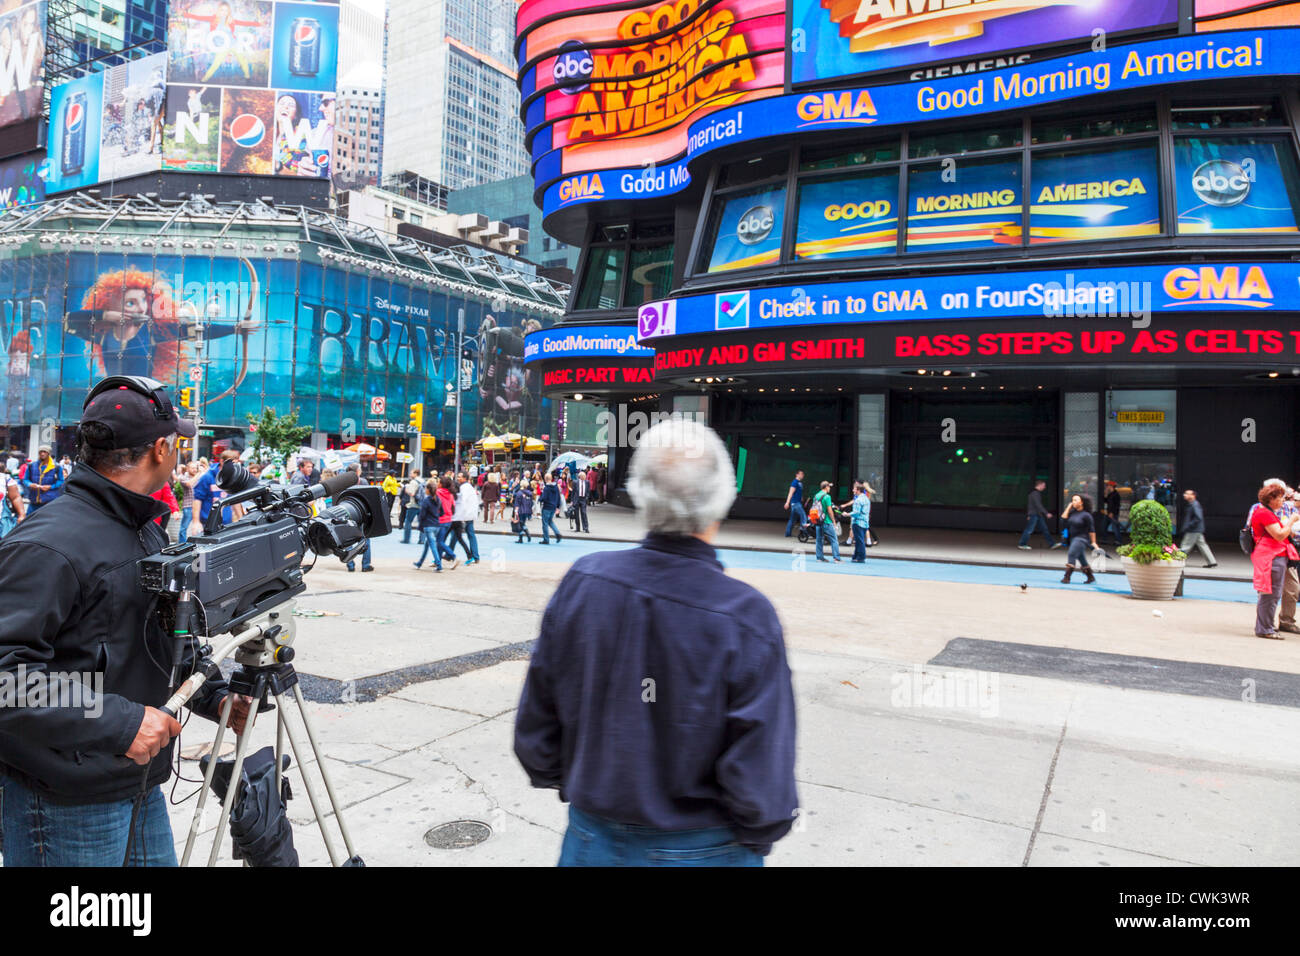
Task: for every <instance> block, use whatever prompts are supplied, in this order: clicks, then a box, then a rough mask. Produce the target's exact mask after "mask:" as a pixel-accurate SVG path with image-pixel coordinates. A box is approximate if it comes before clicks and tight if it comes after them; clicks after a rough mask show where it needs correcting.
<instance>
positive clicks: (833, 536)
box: [817, 521, 840, 561]
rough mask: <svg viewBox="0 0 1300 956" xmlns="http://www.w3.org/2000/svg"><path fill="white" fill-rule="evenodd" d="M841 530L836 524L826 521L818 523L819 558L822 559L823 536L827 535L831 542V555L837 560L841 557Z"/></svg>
mask: <svg viewBox="0 0 1300 956" xmlns="http://www.w3.org/2000/svg"><path fill="white" fill-rule="evenodd" d="M838 531H839V529H838V528H836V527H835V526H834V525H829V524H827V523H826V522H825V521H822V522H820V523H819V524H818V525H817V560H818V561H820V560H822V557H823V555H822V537H823V536H824V537H826V538H828V539H829V540H830V543H831V555H832V556H833V557H834V558H835V560H836V561H838V560H839V559H840V536H839V534H838V533H837V532H838Z"/></svg>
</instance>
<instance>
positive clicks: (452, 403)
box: [443, 392, 456, 408]
mask: <svg viewBox="0 0 1300 956" xmlns="http://www.w3.org/2000/svg"><path fill="white" fill-rule="evenodd" d="M443 407H444V408H455V407H456V393H455V392H452V393H451V394H450V395H448V396H447V401H446V402H445V403H444V405H443Z"/></svg>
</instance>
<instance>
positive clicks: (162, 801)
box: [0, 776, 176, 867]
mask: <svg viewBox="0 0 1300 956" xmlns="http://www.w3.org/2000/svg"><path fill="white" fill-rule="evenodd" d="M134 802H135V801H134V799H130V800H119V801H117V802H114V803H83V804H79V805H76V806H63V805H60V804H55V803H51V802H50V801H48V800H46V799H45V798H44V797H42V796H41V795H40V794H38V793H36V792H35V791H34V790H30V789H28V788H27V787H26V786H24V785H23V784H21V783H19V782H18V781H17V780H15V779H13V778H12V777H7V776H0V852H3V853H4V863H5V866H7V867H9V866H75V867H88V866H121V865H122V858H123V857H125V856H126V840H127V831H128V830H129V829H130V824H131V807H132V805H133V804H134ZM131 865H132V866H176V846H175V842H174V841H173V839H172V825H171V821H170V820H169V819H168V818H167V799H166V797H164V796H163V791H162V787H154V788H153V790H152V791H150V793H149V795H148V796H147V797H146V798H145V801H144V805H143V806H142V807H141V808H140V816H139V818H138V819H137V820H136V830H135V843H134V844H133V845H132V847H131Z"/></svg>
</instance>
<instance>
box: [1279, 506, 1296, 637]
mask: <svg viewBox="0 0 1300 956" xmlns="http://www.w3.org/2000/svg"><path fill="white" fill-rule="evenodd" d="M1278 483H1279V484H1280V481H1279V482H1278ZM1298 498H1300V494H1298V493H1297V492H1296V489H1294V488H1292V487H1291V486H1290V485H1287V486H1286V495H1285V496H1284V497H1283V499H1282V508H1281V510H1280V512H1279V513H1280V514H1281V516H1282V517H1283V518H1289V517H1291V516H1292V515H1297V516H1300V504H1298V503H1297V499H1298ZM1291 545H1292V547H1294V548H1296V550H1297V551H1300V521H1298V522H1297V523H1296V524H1295V525H1293V526H1292V528H1291ZM1297 597H1300V578H1297V576H1296V567H1295V565H1293V564H1291V562H1289V561H1288V562H1287V567H1286V579H1285V580H1284V581H1283V582H1282V601H1281V604H1280V605H1279V607H1278V613H1277V629H1278V630H1279V631H1287V632H1288V633H1290V634H1300V626H1297V625H1296V619H1295V612H1296V598H1297Z"/></svg>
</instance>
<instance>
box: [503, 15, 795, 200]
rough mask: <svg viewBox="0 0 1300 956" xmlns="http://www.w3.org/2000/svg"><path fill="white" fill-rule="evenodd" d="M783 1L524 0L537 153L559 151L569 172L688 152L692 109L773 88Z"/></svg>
mask: <svg viewBox="0 0 1300 956" xmlns="http://www.w3.org/2000/svg"><path fill="white" fill-rule="evenodd" d="M566 6H567V8H568V9H567V10H566ZM785 6H786V4H785V0H676V2H667V3H649V4H645V5H644V6H639V7H629V6H628V5H627V4H626V3H608V4H603V5H601V4H593V5H589V6H584V7H582V8H581V9H578V10H573V5H572V4H565V3H563V2H562V0H525V2H524V3H523V4H522V6H521V7H520V10H519V17H518V23H519V35H520V38H521V46H520V56H519V60H520V64H521V68H522V76H523V78H522V81H521V82H522V86H523V91H524V96H525V100H526V106H525V109H526V112H527V117H528V126H529V127H530V137H531V139H532V151H533V155H534V157H536V156H538V155H540V154H542V153H545V152H549V151H552V150H558V151H560V154H561V156H562V171H563V172H564V173H565V174H568V173H571V172H579V171H585V170H594V169H608V168H613V167H618V166H644V165H645V164H646V163H652V162H659V161H661V160H664V159H668V158H671V157H673V156H677V155H680V154H681V153H683V152H685V150H686V145H687V142H686V140H687V129H688V127H689V125H690V124H691V123H692V122H694V121H695V120H698V119H699V118H700V117H702V116H706V115H708V114H709V113H712V112H714V111H716V110H719V109H722V108H723V107H727V106H733V105H736V104H738V103H743V102H747V101H750V100H754V99H760V98H763V97H768V96H774V95H778V94H780V93H781V92H782V87H783V84H784V82H785V23H786V20H785ZM548 17H549V18H551V19H548Z"/></svg>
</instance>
